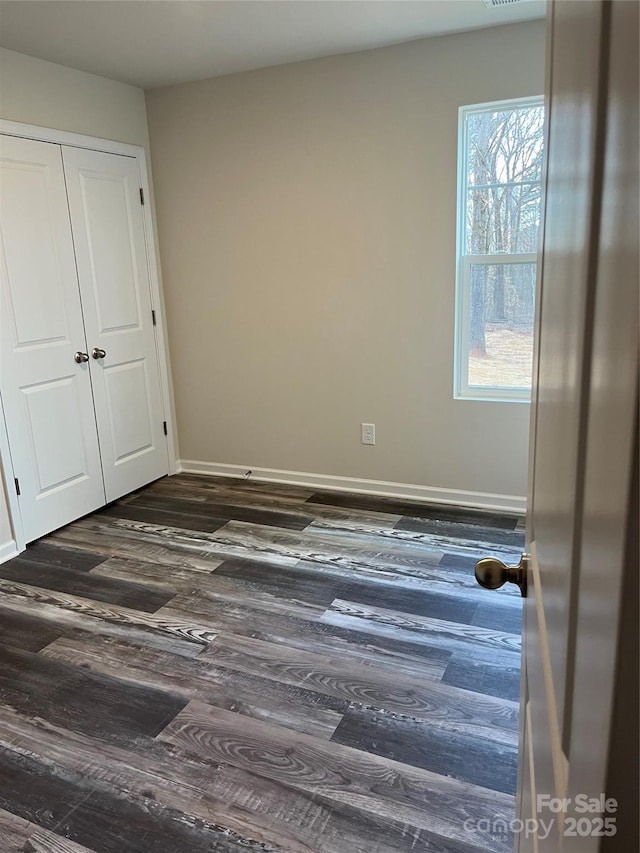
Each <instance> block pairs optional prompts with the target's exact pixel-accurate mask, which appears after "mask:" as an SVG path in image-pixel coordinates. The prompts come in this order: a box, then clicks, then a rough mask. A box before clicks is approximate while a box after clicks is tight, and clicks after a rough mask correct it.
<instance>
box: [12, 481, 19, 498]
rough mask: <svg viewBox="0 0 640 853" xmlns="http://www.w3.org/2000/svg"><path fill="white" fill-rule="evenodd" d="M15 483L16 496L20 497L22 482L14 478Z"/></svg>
mask: <svg viewBox="0 0 640 853" xmlns="http://www.w3.org/2000/svg"><path fill="white" fill-rule="evenodd" d="M13 482H14V483H15V484H16V494H17V495H18V496H19V495H20V480H19V479H18V478H17V477H14V480H13Z"/></svg>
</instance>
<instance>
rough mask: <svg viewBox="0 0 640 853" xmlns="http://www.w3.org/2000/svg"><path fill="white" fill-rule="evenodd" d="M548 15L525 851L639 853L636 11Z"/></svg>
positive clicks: (596, 8) (588, 8) (612, 7)
mask: <svg viewBox="0 0 640 853" xmlns="http://www.w3.org/2000/svg"><path fill="white" fill-rule="evenodd" d="M549 14H550V19H549V29H548V34H549V41H548V48H547V50H548V82H547V96H548V97H547V108H548V132H547V138H548V141H547V144H548V149H547V150H548V164H547V174H546V209H545V222H544V246H543V253H542V258H541V265H540V271H541V272H540V275H541V278H540V287H539V294H538V296H539V306H540V307H539V319H538V328H537V341H536V350H537V365H538V368H537V376H536V377H535V382H534V385H535V387H536V393H535V395H534V406H533V412H532V414H533V417H532V448H531V456H530V498H529V512H528V519H527V522H528V523H527V537H528V542H529V549H530V554H531V559H530V562H529V577H528V580H529V590H528V596H527V600H526V602H525V616H524V635H523V636H524V646H523V662H524V679H523V694H524V696H523V722H524V726H523V741H522V760H521V773H520V804H519V805H520V817H521V819H522V820H523V821H526V822H527V823H525V824H524V828H523V829H522V831H521V832H520V833H519V834H518V838H517V841H518V844H517V849H518V850H519V851H520V853H525V851H536V853H543V851H547V853H559V851H576V853H596V851H601V850H605V849H607V850H609V849H611V850H614V849H616V850H622V849H625V850H626V849H631V846H625V843H624V842H623V841H622V833H623V824H625V823H626V824H627V825H628V824H629V823H633V822H634V821H633V814H632V812H631V810H632V809H633V808H634V806H631V809H629V808H627V810H625V808H624V807H623V803H622V800H623V796H624V795H625V792H626V791H628V789H629V788H631V789H633V778H626V779H622V780H620V779H618V780H615V779H614V778H613V777H612V776H611V773H610V767H611V766H612V758H613V755H612V743H613V739H612V734H613V726H612V719H613V709H614V704H615V700H616V695H617V694H618V692H619V691H620V690H621V689H622V687H623V684H621V682H620V681H617V676H616V672H617V668H618V667H619V666H620V661H619V660H618V659H617V657H618V649H619V644H620V638H621V637H622V636H623V634H624V632H625V631H626V630H627V628H626V627H624V622H623V606H624V598H625V578H629V577H631V575H632V574H633V575H637V568H638V567H637V556H636V558H635V563H634V561H633V557H631V556H630V555H631V554H632V553H633V547H632V545H631V544H630V543H631V540H632V538H633V537H634V536H635V548H636V551H637V516H636V517H635V518H633V517H632V516H633V512H632V511H631V510H630V507H632V505H633V503H632V498H633V489H634V478H635V488H637V471H636V473H635V474H634V468H636V467H637V456H635V455H634V454H635V451H636V448H637V442H638V432H637V428H638V427H637V404H638V320H637V318H638V229H637V223H638V75H637V65H638V4H636V3H627V2H623V0H614V2H601V0H592V2H575V3H566V2H557V1H556V2H555V3H552V4H551V5H550V9H549ZM636 512H637V510H636ZM634 525H635V528H634ZM634 529H635V532H634ZM635 606H636V614H637V601H636V604H635ZM624 618H625V619H626V620H627V622H628V621H629V617H628V616H627V617H624ZM631 621H632V622H633V625H632V626H631V627H632V630H633V631H634V632H635V634H636V636H637V615H636V616H635V617H634V616H631ZM635 664H636V666H635V668H636V670H637V660H636V661H635ZM635 725H636V726H637V721H636V724H635ZM626 734H627V736H631V735H632V733H631V732H628V733H626ZM631 748H632V747H631ZM622 749H623V751H624V749H625V746H624V745H623V746H622ZM626 749H627V751H628V749H629V743H627V745H626ZM635 776H636V777H637V769H636V773H635ZM620 782H622V784H621V785H620V784H619V783H620ZM636 786H637V782H636ZM630 799H631V800H632V799H633V796H632V797H631V798H630ZM614 801H615V802H614ZM635 809H636V815H637V801H636V803H635ZM635 823H636V827H635V844H636V845H637V820H636V821H635ZM608 844H611V846H610V847H609V846H607V845H608Z"/></svg>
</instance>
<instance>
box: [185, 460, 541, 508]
mask: <svg viewBox="0 0 640 853" xmlns="http://www.w3.org/2000/svg"><path fill="white" fill-rule="evenodd" d="M176 467H177V470H178V472H184V473H185V474H208V475H210V476H212V477H240V478H242V477H245V476H246V474H247V471H251V479H252V480H259V481H261V482H265V483H284V484H285V485H289V486H306V487H308V488H311V489H329V490H331V491H334V492H356V493H358V494H367V495H378V496H380V497H385V498H402V499H403V500H412V501H421V502H424V503H438V504H450V505H453V506H468V507H473V508H474V509H487V510H494V511H496V510H497V511H498V512H509V513H515V514H517V515H524V514H525V512H526V503H527V499H526V498H524V497H521V496H519V495H494V494H491V493H487V492H467V491H463V490H460V489H439V488H436V487H434V486H418V485H413V484H411V483H391V482H387V481H386V480H362V479H360V478H358V477H336V476H335V475H333V474H309V473H307V472H305V471H281V470H280V469H278V468H253V467H251V466H250V465H226V464H224V463H221V462H199V461H197V460H195V459H179V460H177V463H176Z"/></svg>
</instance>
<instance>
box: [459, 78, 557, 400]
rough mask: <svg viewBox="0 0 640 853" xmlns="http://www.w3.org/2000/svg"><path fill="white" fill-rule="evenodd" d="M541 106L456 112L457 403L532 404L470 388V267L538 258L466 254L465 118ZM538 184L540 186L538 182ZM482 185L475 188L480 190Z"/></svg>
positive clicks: (507, 389)
mask: <svg viewBox="0 0 640 853" xmlns="http://www.w3.org/2000/svg"><path fill="white" fill-rule="evenodd" d="M531 106H544V97H543V96H542V95H535V96H531V97H527V98H512V99H510V100H505V101H490V102H487V103H484V104H469V105H468V106H464V107H460V108H459V110H458V191H457V211H456V292H455V349H454V359H453V363H454V366H453V370H454V378H453V396H454V399H456V400H489V401H493V402H520V403H529V402H530V401H531V389H530V388H518V387H512V386H505V385H469V337H468V334H467V329H468V328H469V301H470V300H469V290H470V281H471V275H470V273H471V267H472V266H473V265H491V264H531V263H534V264H537V262H538V254H537V253H536V252H532V253H518V254H509V253H507V252H501V253H499V254H494V255H467V254H465V228H466V224H465V223H466V210H467V195H468V185H467V151H468V144H467V142H468V140H467V116H468V115H469V114H470V113H473V114H474V115H475V114H477V113H481V112H496V111H500V110H505V109H514V108H517V107H531ZM526 183H529V184H532V183H539V182H538V181H535V182H534V181H514V182H510V183H507V182H505V183H504V184H500V186H505V187H507V186H521V185H522V184H526ZM540 183H542V182H541V181H540ZM482 186H483V185H478V187H479V188H481V187H482Z"/></svg>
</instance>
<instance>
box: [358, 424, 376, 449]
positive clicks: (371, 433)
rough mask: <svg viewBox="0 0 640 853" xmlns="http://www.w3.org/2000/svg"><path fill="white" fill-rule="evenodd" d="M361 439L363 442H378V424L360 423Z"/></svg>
mask: <svg viewBox="0 0 640 853" xmlns="http://www.w3.org/2000/svg"><path fill="white" fill-rule="evenodd" d="M360 441H361V442H362V444H375V443H376V425H375V424H360Z"/></svg>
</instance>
